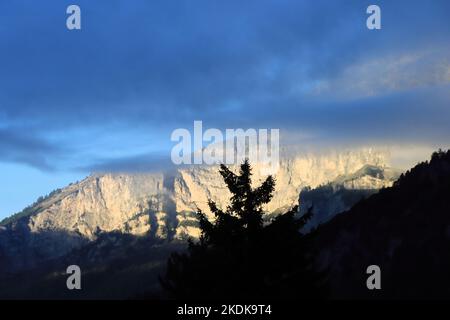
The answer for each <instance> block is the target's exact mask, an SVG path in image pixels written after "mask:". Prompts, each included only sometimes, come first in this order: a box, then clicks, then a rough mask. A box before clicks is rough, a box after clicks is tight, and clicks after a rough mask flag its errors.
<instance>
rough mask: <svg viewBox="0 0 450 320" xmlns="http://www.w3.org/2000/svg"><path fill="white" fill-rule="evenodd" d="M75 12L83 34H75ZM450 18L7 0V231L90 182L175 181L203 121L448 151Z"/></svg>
mask: <svg viewBox="0 0 450 320" xmlns="http://www.w3.org/2000/svg"><path fill="white" fill-rule="evenodd" d="M70 4H77V5H78V6H79V7H80V8H81V25H82V29H81V30H68V29H67V28H66V19H67V17H68V15H67V14H66V9H67V7H68V6H69V5H70ZM370 4H377V5H378V6H379V7H380V8H381V29H380V30H369V29H368V28H367V27H366V19H367V17H368V16H369V15H368V14H367V13H366V9H367V7H368V6H369V5H370ZM449 13H450V2H449V1H447V0H442V1H440V0H433V1H430V0H420V1H419V0H418V1H402V0H395V1H392V0H391V1H378V0H374V1H370V2H369V1H363V0H355V1H350V0H342V1H322V0H314V1H300V0H277V1H275V0H272V1H267V0H258V1H232V0H227V1H224V0H196V1H192V0H177V1H170V0H165V1H157V0H153V1H146V0H133V1H125V0H96V1H91V0H71V1H70V2H69V1H65V0H59V1H50V0H45V1H44V0H14V1H0V174H1V175H0V177H1V181H0V219H1V218H2V217H5V216H8V215H10V214H12V213H14V212H17V211H20V210H21V209H23V208H24V207H25V206H26V205H29V204H31V203H32V202H33V201H34V200H35V199H36V198H37V197H39V196H41V195H44V194H47V193H49V192H50V191H52V190H53V189H55V188H59V187H63V186H65V185H66V184H68V183H70V182H74V181H76V180H81V179H82V178H83V177H85V176H86V175H88V174H90V173H91V172H94V171H117V170H121V171H134V170H153V169H155V170H156V169H158V168H160V167H162V166H164V163H166V162H167V161H168V159H169V157H170V150H171V148H172V147H173V145H174V143H173V142H172V141H171V140H170V135H171V132H173V130H175V129H177V128H187V129H191V128H192V127H193V122H194V120H202V121H203V124H204V126H206V127H210V128H213V127H214V128H219V129H225V128H279V129H280V133H281V137H282V144H283V143H284V144H290V143H291V144H305V145H320V146H323V147H326V146H337V145H352V146H356V145H394V146H395V145H398V146H403V147H404V146H411V147H414V148H416V149H417V150H427V151H428V150H432V149H435V148H438V147H446V146H449V145H450V143H449V142H450V141H449V140H450V139H449V138H450V126H449V125H448V124H449V122H450V90H449V86H450V41H449V40H450V19H448V15H449ZM409 154H411V153H408V154H407V155H409ZM405 157H408V156H405Z"/></svg>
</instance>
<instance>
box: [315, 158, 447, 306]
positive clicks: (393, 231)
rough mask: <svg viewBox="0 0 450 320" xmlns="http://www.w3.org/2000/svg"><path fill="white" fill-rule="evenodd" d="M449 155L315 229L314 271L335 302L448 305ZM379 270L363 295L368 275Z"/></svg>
mask: <svg viewBox="0 0 450 320" xmlns="http://www.w3.org/2000/svg"><path fill="white" fill-rule="evenodd" d="M449 194H450V151H448V152H437V153H434V154H433V156H432V158H431V160H430V161H429V162H424V163H420V164H418V165H417V166H415V167H414V168H413V169H411V170H410V171H408V172H407V173H406V174H404V175H402V176H401V177H400V178H399V179H398V180H397V181H396V182H395V183H394V185H393V186H392V187H390V188H385V189H382V190H380V191H379V192H378V193H376V194H374V195H372V196H370V197H369V198H367V199H365V200H363V201H361V202H359V203H357V204H356V205H355V206H354V207H352V208H351V209H350V210H348V211H346V212H344V213H341V214H339V215H337V216H335V217H334V218H333V219H332V220H331V221H329V222H328V223H326V224H323V225H322V226H320V227H319V228H318V229H317V240H316V247H317V250H318V252H319V253H320V255H319V258H318V264H319V265H320V266H321V267H322V268H324V269H327V270H328V272H329V279H330V284H331V292H332V296H333V297H339V298H398V299H408V298H414V299H416V298H420V299H432V298H445V299H448V298H450V276H449V271H448V270H450V254H449V252H450V197H449ZM370 265H377V266H379V267H380V269H381V288H382V289H381V290H373V291H372V290H368V289H367V287H366V280H367V278H368V276H369V275H368V274H366V269H367V267H368V266H370Z"/></svg>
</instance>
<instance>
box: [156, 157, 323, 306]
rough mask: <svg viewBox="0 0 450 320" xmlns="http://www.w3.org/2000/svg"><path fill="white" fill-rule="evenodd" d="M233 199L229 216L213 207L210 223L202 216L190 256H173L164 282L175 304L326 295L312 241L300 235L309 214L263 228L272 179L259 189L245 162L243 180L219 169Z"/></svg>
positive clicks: (281, 219) (286, 216) (274, 221)
mask: <svg viewBox="0 0 450 320" xmlns="http://www.w3.org/2000/svg"><path fill="white" fill-rule="evenodd" d="M220 174H221V175H222V177H223V179H224V181H225V183H226V185H227V187H228V189H229V190H230V192H231V194H232V197H231V199H230V204H229V205H228V206H227V208H226V210H225V211H223V210H222V209H220V208H218V207H217V205H216V203H214V202H213V201H211V200H210V201H209V208H210V210H211V211H212V213H213V214H214V216H215V220H214V221H213V222H211V221H210V220H208V218H207V217H206V216H205V214H204V213H203V212H202V211H201V210H198V212H197V215H198V220H199V225H200V229H201V237H200V240H199V241H198V242H193V241H189V248H188V252H187V253H182V254H180V253H173V254H172V256H171V257H170V259H169V261H168V264H167V271H166V275H165V276H164V278H162V279H161V284H162V286H163V288H165V290H166V291H167V292H168V293H169V295H170V297H172V298H184V299H186V298H187V299H231V298H247V299H248V298H250V299H251V298H290V299H297V298H317V297H319V296H322V295H323V294H324V286H323V282H324V281H323V278H324V277H323V274H322V273H319V272H315V271H314V269H313V265H312V256H311V252H309V250H308V242H309V240H310V239H309V238H308V237H310V235H308V236H305V235H303V234H302V233H301V232H300V230H301V228H302V227H303V226H304V225H305V224H306V222H307V221H308V220H309V219H310V218H311V215H312V213H311V210H310V211H309V212H308V213H306V214H305V215H303V216H302V217H300V218H297V217H296V213H297V211H298V207H297V206H295V207H294V208H292V209H291V210H290V211H288V212H286V213H284V214H280V215H278V216H277V217H276V218H274V219H272V220H271V221H269V222H264V219H263V218H264V211H263V205H264V204H266V203H268V202H270V200H271V199H272V195H273V191H274V187H275V180H274V179H273V178H272V176H269V177H267V179H266V180H265V181H264V182H263V183H262V185H261V186H259V187H258V188H256V189H253V188H252V185H251V175H252V173H251V167H250V164H249V163H248V161H245V162H244V163H243V164H242V165H241V167H240V172H239V174H235V173H233V172H232V171H231V170H229V169H228V168H227V167H226V166H224V165H221V167H220Z"/></svg>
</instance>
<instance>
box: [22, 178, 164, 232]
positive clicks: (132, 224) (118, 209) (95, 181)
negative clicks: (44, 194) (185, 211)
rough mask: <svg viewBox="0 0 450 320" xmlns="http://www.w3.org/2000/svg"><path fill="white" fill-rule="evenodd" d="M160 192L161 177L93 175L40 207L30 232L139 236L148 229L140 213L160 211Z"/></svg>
mask: <svg viewBox="0 0 450 320" xmlns="http://www.w3.org/2000/svg"><path fill="white" fill-rule="evenodd" d="M162 192H163V175H162V174H134V175H123V174H114V175H113V174H105V175H93V176H90V177H88V178H86V179H85V180H83V181H81V182H79V183H77V184H73V185H71V186H69V187H67V188H65V189H63V190H62V192H61V193H59V194H57V195H56V196H54V197H52V198H50V199H48V200H47V201H44V202H43V203H42V204H40V207H41V209H40V210H39V211H38V213H37V214H35V215H33V216H31V218H30V220H29V227H30V231H31V232H39V231H42V230H45V231H49V230H56V231H57V230H65V231H69V232H76V233H78V234H80V235H82V236H84V237H86V238H89V239H92V238H93V237H95V233H96V232H97V231H105V232H108V231H113V230H123V231H126V230H128V232H132V233H133V234H142V233H145V232H147V231H148V229H149V226H150V219H149V215H148V214H147V215H143V214H144V213H148V212H152V211H153V212H156V211H159V210H160V209H161V203H158V199H159V195H160V194H162Z"/></svg>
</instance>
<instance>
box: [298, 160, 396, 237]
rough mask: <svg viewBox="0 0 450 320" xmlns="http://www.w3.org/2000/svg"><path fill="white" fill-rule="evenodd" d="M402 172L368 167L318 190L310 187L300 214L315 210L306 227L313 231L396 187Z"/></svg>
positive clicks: (301, 198)
mask: <svg viewBox="0 0 450 320" xmlns="http://www.w3.org/2000/svg"><path fill="white" fill-rule="evenodd" d="M399 176H400V172H399V171H398V170H395V169H393V168H389V167H378V166H374V165H370V164H367V165H365V166H363V167H362V168H361V169H359V170H357V171H356V172H354V173H352V174H349V175H341V176H339V177H337V178H336V179H335V180H333V181H331V182H329V183H327V184H324V185H321V186H319V187H317V188H314V189H313V188H311V187H306V188H304V189H303V190H302V191H301V192H300V197H299V203H300V214H304V213H306V212H307V211H308V209H309V208H310V207H313V212H314V215H313V217H312V218H311V220H310V221H309V222H308V224H307V226H306V228H307V230H310V229H311V228H313V227H317V226H318V225H319V224H320V223H324V222H326V221H328V220H329V219H331V218H332V217H334V216H335V215H336V214H338V213H340V212H343V211H346V210H348V209H350V208H351V207H352V206H353V205H355V204H356V203H357V202H359V201H361V200H362V199H365V198H367V197H369V196H370V195H372V194H374V193H376V192H378V190H379V189H382V188H387V187H390V186H392V184H393V183H394V181H395V180H396V179H397V178H398V177H399Z"/></svg>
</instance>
